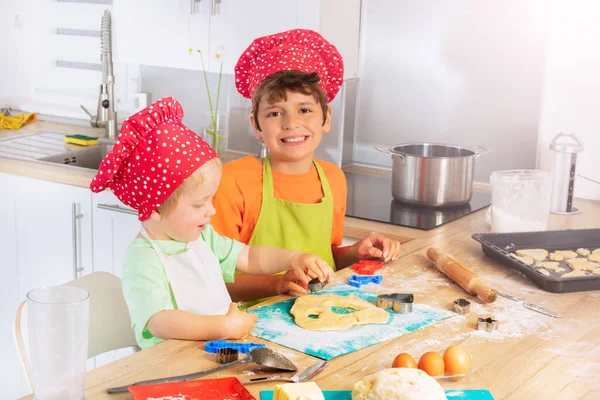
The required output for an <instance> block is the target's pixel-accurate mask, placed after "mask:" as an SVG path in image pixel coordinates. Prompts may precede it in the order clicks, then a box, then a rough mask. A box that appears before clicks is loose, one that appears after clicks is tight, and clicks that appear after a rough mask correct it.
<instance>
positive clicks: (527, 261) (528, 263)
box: [510, 253, 533, 265]
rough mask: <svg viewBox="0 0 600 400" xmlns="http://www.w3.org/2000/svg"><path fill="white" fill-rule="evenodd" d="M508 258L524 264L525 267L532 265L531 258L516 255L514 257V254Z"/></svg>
mask: <svg viewBox="0 0 600 400" xmlns="http://www.w3.org/2000/svg"><path fill="white" fill-rule="evenodd" d="M510 256H511V257H512V258H515V259H517V260H519V261H521V262H523V263H525V265H533V258H531V257H530V256H523V257H520V256H518V255H516V254H514V253H510Z"/></svg>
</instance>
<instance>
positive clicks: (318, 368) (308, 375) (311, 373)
mask: <svg viewBox="0 0 600 400" xmlns="http://www.w3.org/2000/svg"><path fill="white" fill-rule="evenodd" d="M328 365H329V364H327V361H319V362H317V363H315V364H313V365H311V366H310V367H308V368H306V369H304V370H302V371H300V372H298V373H297V374H294V375H292V376H283V375H272V376H265V377H262V378H252V379H250V380H247V381H242V383H243V384H244V385H246V384H249V383H259V382H268V381H286V382H293V383H300V382H306V381H309V380H311V379H312V378H314V377H315V376H317V375H318V374H319V373H321V372H322V371H323V370H325V368H327V366H328Z"/></svg>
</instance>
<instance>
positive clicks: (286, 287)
mask: <svg viewBox="0 0 600 400" xmlns="http://www.w3.org/2000/svg"><path fill="white" fill-rule="evenodd" d="M276 276H277V277H278V278H279V281H278V282H277V293H279V294H287V295H289V296H294V297H296V296H302V295H304V294H307V293H308V292H309V290H308V284H306V283H303V282H302V281H300V280H299V279H298V278H296V272H295V271H294V270H291V269H290V270H288V271H287V272H286V273H285V274H280V275H276Z"/></svg>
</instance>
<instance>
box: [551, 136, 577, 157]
mask: <svg viewBox="0 0 600 400" xmlns="http://www.w3.org/2000/svg"><path fill="white" fill-rule="evenodd" d="M561 138H569V139H570V140H568V141H564V140H563V141H561V142H560V143H559V142H558V140H559V139H561ZM550 150H552V151H557V152H561V153H581V152H582V151H583V144H582V143H581V140H579V138H578V137H577V136H576V135H574V134H572V133H562V132H561V133H559V134H558V135H556V136H554V139H552V142H550Z"/></svg>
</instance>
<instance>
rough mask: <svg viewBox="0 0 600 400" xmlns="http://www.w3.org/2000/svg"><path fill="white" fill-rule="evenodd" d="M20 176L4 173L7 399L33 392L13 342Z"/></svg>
mask: <svg viewBox="0 0 600 400" xmlns="http://www.w3.org/2000/svg"><path fill="white" fill-rule="evenodd" d="M17 185H18V179H17V177H15V176H14V175H10V174H4V173H0V187H1V188H2V189H1V191H0V254H2V260H1V261H0V268H2V280H3V282H4V285H3V287H2V290H0V327H1V329H0V354H2V363H0V387H2V394H3V396H5V398H7V399H16V398H19V397H21V396H24V395H26V394H27V393H28V392H29V391H28V389H29V387H28V385H27V383H26V382H27V378H25V374H24V373H23V369H22V368H21V357H20V356H19V353H18V352H17V349H16V347H15V345H14V341H13V330H14V328H13V327H14V323H15V315H16V312H17V307H18V306H19V290H18V283H19V274H18V271H17V230H16V229H17V228H16V203H17V192H16V188H17V187H18V186H17Z"/></svg>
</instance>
